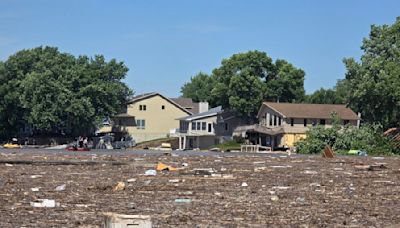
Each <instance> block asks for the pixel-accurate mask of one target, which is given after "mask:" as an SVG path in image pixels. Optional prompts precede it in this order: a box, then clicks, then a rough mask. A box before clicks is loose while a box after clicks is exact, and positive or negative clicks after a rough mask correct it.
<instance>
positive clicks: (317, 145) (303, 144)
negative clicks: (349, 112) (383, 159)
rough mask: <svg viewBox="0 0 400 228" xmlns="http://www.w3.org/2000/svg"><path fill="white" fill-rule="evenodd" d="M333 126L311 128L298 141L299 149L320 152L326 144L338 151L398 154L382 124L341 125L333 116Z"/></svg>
mask: <svg viewBox="0 0 400 228" xmlns="http://www.w3.org/2000/svg"><path fill="white" fill-rule="evenodd" d="M333 119H334V121H333V122H334V123H333V127H332V128H324V127H322V126H317V127H314V128H310V130H309V131H308V132H307V137H306V138H305V139H303V140H301V141H299V142H297V143H296V147H297V151H298V152H299V153H303V154H316V153H320V152H321V151H322V150H323V149H324V147H325V145H329V146H331V147H332V148H333V149H334V150H336V151H342V152H344V151H348V150H350V149H359V150H364V151H366V152H367V153H368V154H398V153H400V151H399V149H396V147H395V146H394V142H393V141H392V140H391V139H390V138H388V137H386V136H384V135H383V134H382V127H381V126H380V125H364V126H361V127H360V128H357V127H355V126H351V125H346V126H344V127H341V126H340V125H339V124H338V123H339V121H337V119H335V117H333Z"/></svg>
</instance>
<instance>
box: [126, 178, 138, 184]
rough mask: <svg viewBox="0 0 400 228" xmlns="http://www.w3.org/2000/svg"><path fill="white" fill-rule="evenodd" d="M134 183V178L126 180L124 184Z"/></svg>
mask: <svg viewBox="0 0 400 228" xmlns="http://www.w3.org/2000/svg"><path fill="white" fill-rule="evenodd" d="M135 181H136V178H130V179H128V180H126V182H128V183H132V182H135Z"/></svg>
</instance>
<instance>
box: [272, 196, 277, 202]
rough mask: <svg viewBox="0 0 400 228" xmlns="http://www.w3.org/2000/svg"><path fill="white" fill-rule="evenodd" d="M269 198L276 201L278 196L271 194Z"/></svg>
mask: <svg viewBox="0 0 400 228" xmlns="http://www.w3.org/2000/svg"><path fill="white" fill-rule="evenodd" d="M271 200H272V201H278V200H279V197H278V196H271Z"/></svg>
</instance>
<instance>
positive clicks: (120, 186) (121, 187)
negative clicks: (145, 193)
mask: <svg viewBox="0 0 400 228" xmlns="http://www.w3.org/2000/svg"><path fill="white" fill-rule="evenodd" d="M123 190H125V183H124V182H121V181H120V182H118V183H117V185H115V187H114V189H113V191H123Z"/></svg>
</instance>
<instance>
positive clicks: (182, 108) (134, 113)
mask: <svg viewBox="0 0 400 228" xmlns="http://www.w3.org/2000/svg"><path fill="white" fill-rule="evenodd" d="M207 109H208V103H206V102H200V103H195V102H193V101H192V99H189V98H167V97H165V96H163V95H162V94H160V93H157V92H153V93H145V94H141V95H138V96H135V97H133V98H132V99H131V100H130V101H129V102H128V104H127V107H126V111H125V113H122V114H118V115H116V116H114V117H112V118H111V120H112V123H111V125H109V126H106V127H103V128H102V129H100V132H112V133H118V132H125V133H126V134H129V135H130V136H131V137H132V138H133V139H134V140H135V141H136V143H139V142H143V141H148V140H153V139H158V138H165V137H168V136H169V135H170V132H171V129H176V128H179V120H177V119H178V118H181V117H185V116H190V115H193V114H195V113H197V112H199V110H202V111H205V110H207ZM132 121H133V122H134V123H132Z"/></svg>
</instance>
